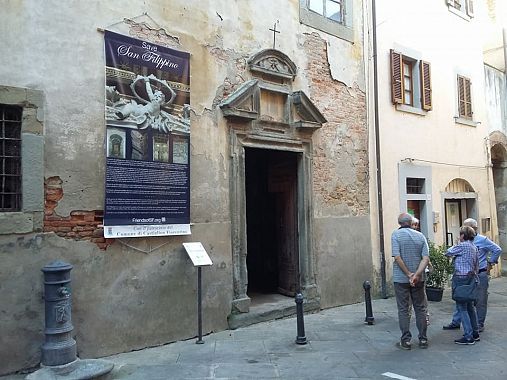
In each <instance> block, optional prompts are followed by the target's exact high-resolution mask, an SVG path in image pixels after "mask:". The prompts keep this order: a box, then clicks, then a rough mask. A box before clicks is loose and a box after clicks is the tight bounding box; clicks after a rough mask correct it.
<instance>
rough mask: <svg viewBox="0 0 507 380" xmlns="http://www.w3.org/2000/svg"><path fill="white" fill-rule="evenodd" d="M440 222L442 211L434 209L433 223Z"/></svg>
mask: <svg viewBox="0 0 507 380" xmlns="http://www.w3.org/2000/svg"><path fill="white" fill-rule="evenodd" d="M438 223H440V213H439V212H438V211H433V224H438Z"/></svg>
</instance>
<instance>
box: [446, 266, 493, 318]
mask: <svg viewBox="0 0 507 380" xmlns="http://www.w3.org/2000/svg"><path fill="white" fill-rule="evenodd" d="M479 281H480V282H479V286H478V287H477V289H478V293H477V302H476V303H475V307H476V311H477V323H478V325H479V327H484V322H485V321H486V314H487V312H488V288H489V275H488V272H486V271H484V272H481V273H479ZM460 323H461V317H460V312H459V311H458V308H457V307H456V308H455V309H454V313H453V314H452V322H451V324H453V325H455V326H459V325H460Z"/></svg>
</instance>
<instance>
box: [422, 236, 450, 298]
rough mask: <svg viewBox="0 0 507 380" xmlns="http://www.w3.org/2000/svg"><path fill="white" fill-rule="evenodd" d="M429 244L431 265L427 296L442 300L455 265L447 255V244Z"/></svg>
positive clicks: (427, 281)
mask: <svg viewBox="0 0 507 380" xmlns="http://www.w3.org/2000/svg"><path fill="white" fill-rule="evenodd" d="M428 245H429V248H430V255H429V256H430V263H431V266H430V267H429V269H430V271H429V273H428V276H427V280H426V296H427V297H428V301H442V295H443V293H444V288H445V286H446V285H447V283H448V282H449V279H450V278H451V275H452V273H453V272H454V266H453V265H452V263H451V262H450V261H449V258H448V257H446V256H445V252H446V250H447V246H446V245H445V244H442V245H436V244H435V243H433V242H429V244H428Z"/></svg>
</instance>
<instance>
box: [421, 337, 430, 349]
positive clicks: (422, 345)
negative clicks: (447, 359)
mask: <svg viewBox="0 0 507 380" xmlns="http://www.w3.org/2000/svg"><path fill="white" fill-rule="evenodd" d="M419 348H428V339H419Z"/></svg>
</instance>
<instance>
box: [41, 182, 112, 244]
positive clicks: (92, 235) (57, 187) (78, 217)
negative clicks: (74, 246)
mask: <svg viewBox="0 0 507 380" xmlns="http://www.w3.org/2000/svg"><path fill="white" fill-rule="evenodd" d="M44 197H45V208H44V232H54V233H56V234H57V235H58V236H60V237H63V238H66V239H72V240H89V241H91V242H92V243H95V244H97V246H98V247H99V248H100V249H106V248H107V247H108V246H109V245H111V244H112V243H113V242H114V239H105V238H104V229H103V228H102V227H99V225H102V223H103V219H104V212H103V211H102V210H93V211H84V210H76V211H71V213H70V215H69V216H60V215H57V214H56V212H55V208H56V206H57V205H58V202H59V201H60V200H61V199H62V197H63V188H62V180H61V179H60V177H49V178H46V179H45V180H44Z"/></svg>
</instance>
